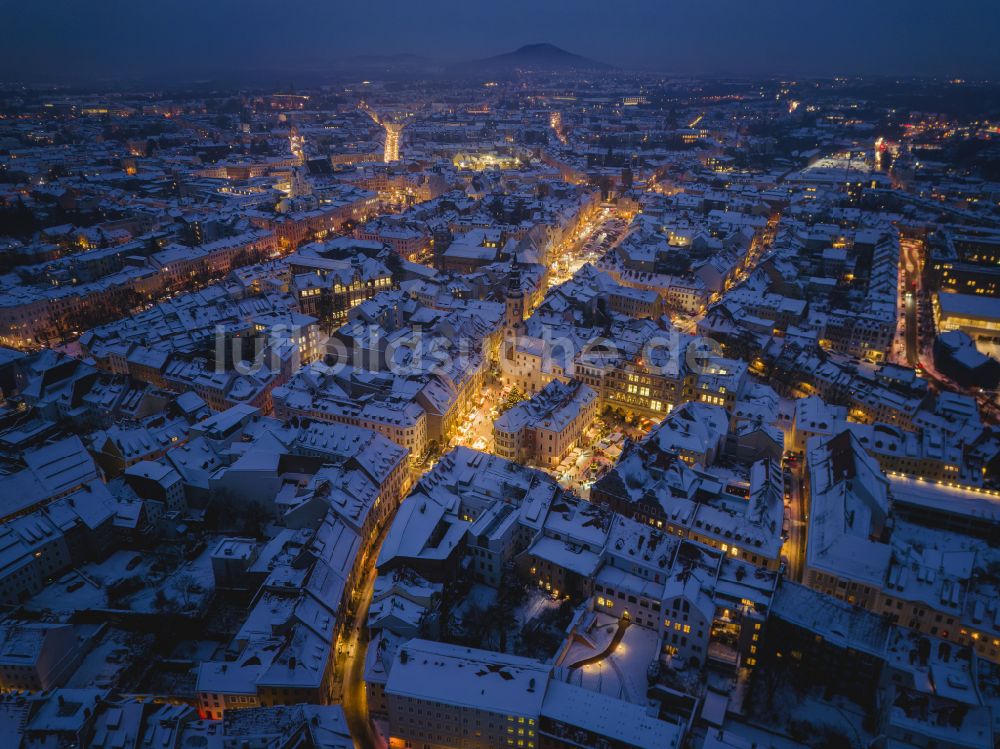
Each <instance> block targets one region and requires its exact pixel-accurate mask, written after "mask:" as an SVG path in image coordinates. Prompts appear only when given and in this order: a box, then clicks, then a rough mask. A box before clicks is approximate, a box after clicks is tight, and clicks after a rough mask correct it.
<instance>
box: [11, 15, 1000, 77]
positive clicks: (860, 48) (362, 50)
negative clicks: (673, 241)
mask: <svg viewBox="0 0 1000 749" xmlns="http://www.w3.org/2000/svg"><path fill="white" fill-rule="evenodd" d="M829 7H830V5H829V4H828V3H823V4H812V5H810V6H808V7H801V6H800V5H799V4H791V3H787V2H783V1H782V0H773V1H772V2H769V3H766V4H763V5H761V6H760V7H753V8H746V7H743V6H742V5H740V4H739V3H736V2H734V0H721V2H718V3H715V4H713V6H712V7H711V8H707V7H700V8H675V7H664V6H662V5H659V4H652V3H649V2H641V1H639V0H626V2H625V3H623V4H619V6H618V12H616V13H614V14H608V13H607V10H606V8H605V7H604V6H603V5H602V4H599V3H597V2H593V1H592V0H584V1H583V2H577V3H569V2H565V1H564V0H553V1H552V2H549V3H545V4H544V5H538V4H533V3H528V2H526V1H525V0H514V2H510V3H507V4H506V5H505V6H504V7H503V8H482V7H472V8H469V7H468V6H467V5H466V4H461V3H457V2H454V0H437V1H435V2H428V3H421V4H419V5H418V6H414V5H413V4H410V3H404V2H401V1H400V0H384V1H383V2H378V3H375V4H374V7H371V6H365V7H354V6H346V7H331V6H329V5H327V4H320V3H315V2H313V3H306V4H303V5H300V6H298V7H297V8H296V9H295V12H292V13H287V14H275V12H274V8H273V6H271V5H269V4H265V3H263V2H261V1H260V0H249V2H246V3H235V2H233V1H232V0H216V2H213V3H211V4H210V5H207V6H206V5H203V4H198V3H193V2H191V1H190V0H178V2H176V3H174V4H172V5H171V6H170V7H169V8H167V7H163V6H160V5H157V4H152V3H143V4H138V5H133V4H128V3H122V2H120V1H118V0H112V2H108V3H104V4H102V5H101V6H100V7H94V6H80V5H77V4H75V3H70V2H68V0H42V1H41V2H37V3H34V4H32V5H30V6H24V5H21V4H18V5H15V4H14V3H13V2H11V0H0V10H2V12H3V16H4V17H5V18H6V19H7V23H5V24H4V28H3V29H2V30H0V69H2V70H3V71H4V76H3V78H4V80H5V82H8V83H10V82H28V83H37V82H48V83H51V82H83V83H85V82H100V81H106V80H109V79H114V80H157V79H160V80H169V81H174V82H179V81H182V80H198V79H201V78H203V77H205V76H208V77H214V76H219V77H234V76H235V77H241V76H242V77H244V78H254V77H258V78H260V77H266V76H282V75H284V76H287V75H289V74H296V73H299V74H303V75H312V74H317V73H319V74H322V73H324V72H328V73H335V72H337V71H336V70H330V69H329V68H330V67H331V66H334V67H335V66H336V65H338V64H341V63H343V62H344V61H346V60H352V59H356V58H359V57H362V58H363V57H380V56H386V57H397V58H398V57H401V56H407V55H409V56H416V57H421V58H426V59H427V60H432V61H438V62H441V63H455V62H462V61H469V60H478V59H482V58H488V57H491V56H495V55H501V54H505V53H509V52H511V51H513V50H516V49H518V48H520V47H523V46H525V45H529V44H537V43H547V44H552V45H554V46H556V47H559V48H561V49H564V50H567V51H568V52H571V53H573V54H577V55H581V56H584V57H589V58H592V59H594V60H598V61H601V62H606V63H608V64H611V65H613V66H615V67H616V68H619V69H621V70H623V71H633V70H634V71H637V72H658V73H663V74H666V75H677V76H692V75H697V76H707V77H716V76H721V77H734V76H735V77H747V78H761V77H774V76H782V75H793V76H802V77H820V78H822V77H837V76H858V75H861V76H870V75H886V76H890V77H893V76H915V77H932V78H935V77H936V78H942V77H944V78H947V77H962V78H973V79H990V78H995V77H996V76H998V75H1000V53H998V51H997V49H996V47H995V45H994V44H993V40H992V38H991V37H992V29H995V28H997V26H998V24H1000V7H997V6H995V5H990V6H987V5H985V4H982V3H967V4H964V5H962V6H960V7H957V8H947V9H944V8H942V7H940V6H939V5H938V4H936V3H931V2H928V1H925V0H924V1H919V2H909V3H903V2H901V1H900V0H888V1H887V2H884V3H882V4H880V7H879V9H878V13H877V14H873V13H872V11H871V6H870V5H869V4H866V3H861V2H859V1H858V0H847V1H846V2H842V3H838V4H837V5H836V7H835V12H836V17H835V18H831V17H830V10H829ZM568 11H571V12H568ZM529 22H530V23H529ZM529 27H530V28H529ZM317 30H318V31H317ZM757 49H760V50H766V54H757V53H756V50H757ZM748 51H749V53H748Z"/></svg>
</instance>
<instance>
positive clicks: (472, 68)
mask: <svg viewBox="0 0 1000 749" xmlns="http://www.w3.org/2000/svg"><path fill="white" fill-rule="evenodd" d="M610 68H611V66H610V65H608V64H607V63H604V62H599V61H598V60H592V59H590V58H589V57H583V56H582V55H575V54H573V53H572V52H567V51H566V50H564V49H560V48H559V47H556V46H555V45H554V44H526V45H525V46H523V47H521V48H520V49H516V50H514V51H513V52H507V53H506V54H503V55H496V56H495V57H487V58H485V59H482V60H472V61H470V62H464V63H461V64H458V65H453V66H451V72H465V73H471V74H477V75H481V74H489V75H502V74H509V73H513V72H515V71H517V70H537V71H542V72H545V71H555V72H558V71H564V70H608V69H610Z"/></svg>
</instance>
